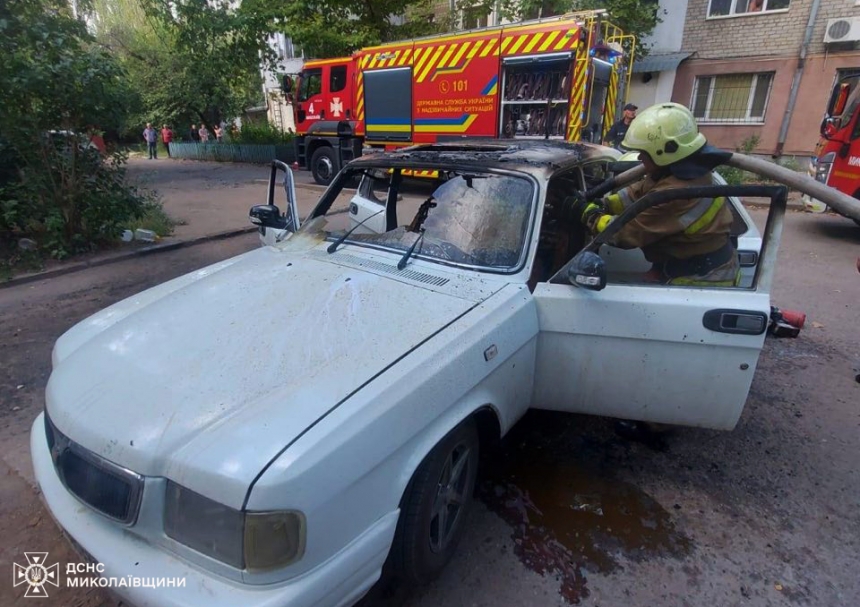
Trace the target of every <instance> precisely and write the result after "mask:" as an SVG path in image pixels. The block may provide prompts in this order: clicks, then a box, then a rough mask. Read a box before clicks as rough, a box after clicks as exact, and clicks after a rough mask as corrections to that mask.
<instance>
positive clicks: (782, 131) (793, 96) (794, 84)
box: [773, 0, 821, 158]
mask: <svg viewBox="0 0 860 607" xmlns="http://www.w3.org/2000/svg"><path fill="white" fill-rule="evenodd" d="M820 6H821V0H812V9H811V10H810V11H809V21H808V22H807V23H806V32H805V33H804V34H803V43H802V44H801V45H800V55H799V56H798V58H797V70H796V71H795V72H794V80H792V81H791V92H790V93H789V95H788V106H787V107H786V108H785V116H783V117H782V126H780V127H779V141H778V142H777V144H776V150H774V153H773V155H774V156H775V157H777V158H778V157H779V156H782V150H783V149H784V148H785V140H786V138H787V137H788V127H789V125H790V124H791V115H792V114H793V113H794V105H795V104H796V103H797V91H798V89H800V81H801V79H802V78H803V68H804V67H805V66H806V53H807V52H808V51H809V43H810V41H811V40H812V30H813V29H814V28H815V19H816V18H817V17H818V9H819V7H820Z"/></svg>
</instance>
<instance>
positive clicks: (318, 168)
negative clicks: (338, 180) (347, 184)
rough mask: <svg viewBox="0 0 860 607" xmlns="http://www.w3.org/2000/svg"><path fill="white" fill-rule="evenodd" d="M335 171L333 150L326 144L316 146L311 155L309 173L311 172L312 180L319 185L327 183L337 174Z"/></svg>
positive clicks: (335, 164) (335, 160)
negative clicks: (319, 146)
mask: <svg viewBox="0 0 860 607" xmlns="http://www.w3.org/2000/svg"><path fill="white" fill-rule="evenodd" d="M337 172H338V168H337V159H336V158H335V155H334V150H333V149H331V148H330V147H328V146H323V147H321V148H317V150H316V151H315V152H314V155H313V156H312V157H311V173H313V176H314V181H316V182H317V183H318V184H320V185H328V184H330V183H331V182H332V179H334V176H335V175H337Z"/></svg>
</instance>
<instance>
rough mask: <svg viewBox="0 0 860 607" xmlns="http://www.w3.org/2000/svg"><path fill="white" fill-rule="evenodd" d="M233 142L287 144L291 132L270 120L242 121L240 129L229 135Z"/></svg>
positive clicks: (289, 140)
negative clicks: (285, 130) (286, 131)
mask: <svg viewBox="0 0 860 607" xmlns="http://www.w3.org/2000/svg"><path fill="white" fill-rule="evenodd" d="M230 141H231V142H234V143H255V144H275V145H289V144H291V143H292V142H293V134H292V133H285V132H284V131H282V130H281V129H279V128H278V127H277V126H275V125H274V124H272V123H270V122H244V123H243V124H242V129H241V130H240V131H239V132H238V133H236V134H235V135H231V136H230Z"/></svg>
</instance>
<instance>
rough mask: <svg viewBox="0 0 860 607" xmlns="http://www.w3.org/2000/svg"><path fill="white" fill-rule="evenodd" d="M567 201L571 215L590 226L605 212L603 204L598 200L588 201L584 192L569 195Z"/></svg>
mask: <svg viewBox="0 0 860 607" xmlns="http://www.w3.org/2000/svg"><path fill="white" fill-rule="evenodd" d="M565 203H566V206H568V208H569V209H570V215H571V217H572V218H573V219H576V220H577V221H580V222H581V223H583V224H585V225H587V226H589V227H590V226H591V224H592V223H593V222H594V220H595V219H596V218H597V217H598V216H599V215H601V214H603V213H604V210H603V207H602V206H600V205H599V204H597V203H596V202H589V201H587V200H586V199H585V198H584V197H583V196H582V194H576V195H574V196H571V197H569V198H568V199H567V200H566V201H565Z"/></svg>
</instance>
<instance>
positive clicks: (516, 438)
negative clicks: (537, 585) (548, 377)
mask: <svg viewBox="0 0 860 607" xmlns="http://www.w3.org/2000/svg"><path fill="white" fill-rule="evenodd" d="M566 417H570V416H566ZM559 422H562V425H561V426H560V425H559ZM565 426H567V424H565V423H564V422H563V421H562V420H561V418H560V417H559V416H557V415H555V414H538V415H534V416H527V417H526V418H525V419H524V420H522V421H521V422H520V424H519V426H518V427H517V428H516V429H515V430H514V431H513V433H512V435H511V436H509V437H508V438H507V439H506V440H505V442H504V443H503V445H502V447H501V448H500V449H499V451H498V453H494V454H492V455H491V456H490V457H488V458H486V459H487V461H486V462H485V463H484V468H483V469H482V471H481V475H480V477H479V478H480V479H481V482H480V484H479V488H478V496H479V498H480V499H481V500H482V501H483V502H484V503H485V504H486V505H487V507H488V508H490V510H492V511H494V512H495V513H497V514H498V515H499V516H501V517H502V518H503V519H504V520H505V521H506V522H507V523H508V524H510V525H511V526H512V527H513V536H512V537H513V540H514V544H515V547H514V550H515V553H516V554H517V556H518V557H519V559H520V560H521V561H522V562H523V564H525V565H526V566H527V567H528V568H529V569H531V570H533V571H535V572H537V573H540V574H542V575H546V576H555V577H557V578H558V579H559V582H560V583H561V588H560V593H561V595H562V596H563V597H564V598H565V599H566V600H567V601H569V602H571V603H578V602H580V600H581V599H583V598H586V597H588V594H589V593H588V588H587V582H588V574H589V572H595V573H601V574H608V573H612V572H614V571H617V570H618V569H619V568H620V567H621V565H620V564H619V560H618V559H619V557H620V556H621V555H623V556H624V557H626V558H627V559H629V560H640V559H645V558H653V557H657V556H670V557H683V556H685V555H686V554H688V553H689V552H690V549H691V543H690V540H689V539H687V538H686V537H685V536H684V535H682V534H681V533H679V532H678V531H676V530H675V528H674V525H673V523H672V521H671V516H670V514H669V512H667V511H666V510H665V509H664V508H663V507H662V506H661V505H660V504H658V503H657V502H656V501H654V500H653V499H652V498H651V497H650V496H648V495H647V494H646V493H644V492H642V491H641V490H640V489H638V488H637V487H635V486H633V485H631V484H629V483H625V482H622V481H619V480H617V479H615V478H614V477H613V474H612V467H611V464H612V462H611V461H607V458H608V452H610V451H612V449H613V447H612V445H611V444H603V445H597V446H595V445H589V444H588V443H587V442H585V441H583V439H582V437H581V436H580V435H581V433H582V431H579V433H577V428H575V427H567V428H566V427H565ZM608 459H609V460H611V457H609V458H608Z"/></svg>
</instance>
